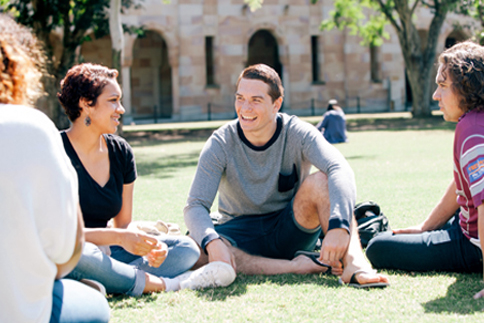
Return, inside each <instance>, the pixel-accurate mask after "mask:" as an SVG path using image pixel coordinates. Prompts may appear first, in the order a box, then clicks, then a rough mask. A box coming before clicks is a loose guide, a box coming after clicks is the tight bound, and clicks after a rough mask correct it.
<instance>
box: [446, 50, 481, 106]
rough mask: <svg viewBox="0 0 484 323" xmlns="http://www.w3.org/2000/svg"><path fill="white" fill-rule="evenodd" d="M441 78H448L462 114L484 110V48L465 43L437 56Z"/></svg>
mask: <svg viewBox="0 0 484 323" xmlns="http://www.w3.org/2000/svg"><path fill="white" fill-rule="evenodd" d="M439 63H440V64H441V65H442V76H443V77H444V79H447V77H448V78H450V80H451V81H452V89H453V90H454V91H455V93H456V94H457V95H459V96H460V100H459V108H460V109H462V111H464V112H468V111H470V110H476V109H478V110H483V109H484V47H482V46H480V45H478V44H476V43H473V42H471V41H465V42H462V43H458V44H456V45H454V46H452V47H451V48H449V49H447V50H445V51H444V52H443V53H442V54H440V56H439Z"/></svg>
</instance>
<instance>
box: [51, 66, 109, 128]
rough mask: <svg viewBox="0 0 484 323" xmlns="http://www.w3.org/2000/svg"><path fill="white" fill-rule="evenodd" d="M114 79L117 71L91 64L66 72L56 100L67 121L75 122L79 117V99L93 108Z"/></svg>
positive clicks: (75, 67)
mask: <svg viewBox="0 0 484 323" xmlns="http://www.w3.org/2000/svg"><path fill="white" fill-rule="evenodd" d="M116 77H118V71H116V70H113V69H109V68H107V67H105V66H102V65H98V64H91V63H83V64H79V65H76V66H74V67H72V68H71V69H70V70H69V71H67V74H66V76H65V77H64V79H63V80H62V81H61V84H60V85H61V89H60V92H59V93H57V98H58V99H59V102H60V103H61V105H62V107H63V108H64V110H65V111H66V114H67V116H68V117H69V120H71V121H75V120H76V119H77V118H79V116H80V115H81V107H80V106H79V101H80V100H81V99H85V100H86V101H87V102H88V104H89V106H91V107H93V106H95V105H96V101H97V98H98V97H99V95H101V93H102V91H103V89H104V87H105V86H106V84H108V82H109V81H111V80H116Z"/></svg>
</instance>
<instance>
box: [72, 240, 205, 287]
mask: <svg viewBox="0 0 484 323" xmlns="http://www.w3.org/2000/svg"><path fill="white" fill-rule="evenodd" d="M159 240H160V241H161V242H164V243H166V244H167V245H168V256H167V257H166V259H165V261H164V262H163V263H162V264H161V266H160V267H158V268H154V267H151V266H150V265H149V264H148V261H147V260H146V259H145V258H143V257H140V256H136V255H133V254H131V253H129V252H128V251H126V250H124V249H123V248H121V247H119V246H112V247H111V256H107V255H106V254H104V253H103V252H102V251H101V250H100V249H99V248H98V247H97V246H96V245H94V244H92V243H89V242H87V243H86V244H85V245H84V250H83V252H82V256H81V259H80V260H79V263H78V264H77V266H76V268H74V270H73V271H72V272H71V273H70V274H69V275H68V276H67V278H70V279H75V280H81V279H92V280H96V281H98V282H100V283H101V284H103V285H104V287H106V292H107V293H108V294H127V295H130V296H139V295H141V294H142V293H143V290H144V288H145V272H147V273H150V274H153V275H155V276H158V277H167V278H173V277H175V276H178V275H180V274H182V273H184V272H185V271H187V270H188V269H190V268H191V267H192V266H193V265H194V264H195V262H196V261H197V260H198V257H199V256H200V249H199V248H198V246H197V244H196V243H195V241H193V240H192V239H191V238H189V237H185V236H169V235H162V236H160V238H159Z"/></svg>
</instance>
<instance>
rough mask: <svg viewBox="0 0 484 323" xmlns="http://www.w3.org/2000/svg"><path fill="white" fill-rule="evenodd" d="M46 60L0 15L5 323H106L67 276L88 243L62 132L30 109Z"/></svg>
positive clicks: (91, 298)
mask: <svg viewBox="0 0 484 323" xmlns="http://www.w3.org/2000/svg"><path fill="white" fill-rule="evenodd" d="M43 64H44V56H43V53H42V51H41V50H40V44H39V43H38V41H37V39H36V38H35V37H34V36H33V35H32V33H31V32H30V31H29V30H28V29H27V28H25V27H22V26H20V25H18V24H16V23H15V22H14V21H13V19H11V18H10V17H8V16H7V15H4V14H0V151H1V152H2V157H1V158H0V245H1V246H2V261H1V263H0V290H1V291H2V292H1V296H0V322H44V323H45V322H108V321H109V306H108V303H107V301H106V299H105V297H104V296H103V295H102V294H101V293H99V292H97V291H96V290H94V289H92V288H90V287H88V286H86V285H84V284H81V283H79V282H77V281H73V280H69V279H61V278H62V277H63V276H65V275H66V274H67V273H68V272H69V271H70V270H72V268H74V266H76V264H77V262H78V260H79V257H80V256H81V252H82V249H83V244H84V233H83V221H82V215H81V213H80V210H79V198H78V188H77V176H76V172H75V170H74V168H73V167H72V165H71V163H70V160H69V158H68V157H67V155H66V153H65V151H64V148H63V146H62V142H61V140H60V137H59V133H58V131H57V129H56V127H55V126H54V124H53V123H52V121H50V120H49V118H47V116H46V115H44V114H43V113H42V112H40V111H37V110H35V109H34V108H32V107H31V104H33V102H34V100H35V99H36V98H38V97H39V96H40V94H41V93H42V88H41V84H42V83H41V77H42V69H43Z"/></svg>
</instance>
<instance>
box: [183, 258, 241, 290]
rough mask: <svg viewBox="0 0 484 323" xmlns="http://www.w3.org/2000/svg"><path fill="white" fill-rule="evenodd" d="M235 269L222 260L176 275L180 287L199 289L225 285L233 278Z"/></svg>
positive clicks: (230, 282)
mask: <svg viewBox="0 0 484 323" xmlns="http://www.w3.org/2000/svg"><path fill="white" fill-rule="evenodd" d="M235 277H236V275H235V270H234V268H232V266H230V265H229V264H227V263H225V262H222V261H214V262H211V263H208V264H207V265H205V266H203V267H201V268H199V269H197V270H195V271H192V272H187V273H184V274H182V275H180V276H178V279H179V280H180V289H201V288H206V287H225V286H228V285H230V284H232V282H233V281H234V280H235Z"/></svg>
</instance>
